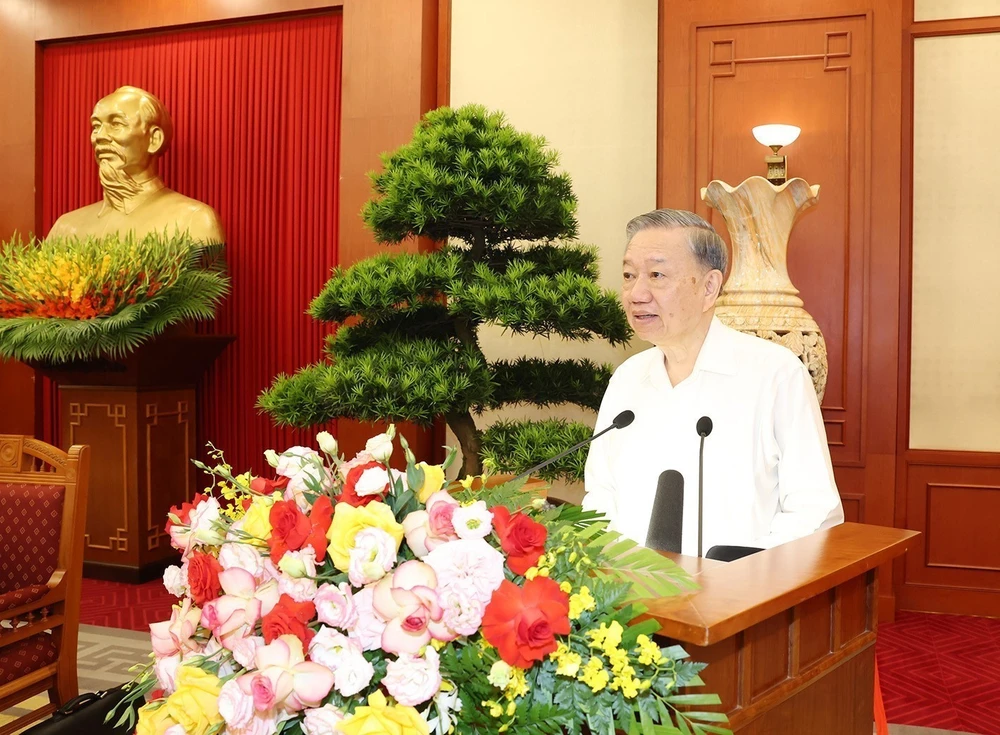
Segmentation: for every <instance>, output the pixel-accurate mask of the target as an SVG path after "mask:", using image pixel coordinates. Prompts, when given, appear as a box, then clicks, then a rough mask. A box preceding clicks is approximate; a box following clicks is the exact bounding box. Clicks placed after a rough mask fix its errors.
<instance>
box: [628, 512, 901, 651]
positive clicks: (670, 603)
mask: <svg viewBox="0 0 1000 735" xmlns="http://www.w3.org/2000/svg"><path fill="white" fill-rule="evenodd" d="M917 535H918V532H916V531H910V530H907V529H899V528H889V527H886V526H870V525H865V524H860V523H843V524H840V525H838V526H834V527H833V528H829V529H826V530H823V531H818V532H817V533H814V534H811V535H809V536H806V537H805V538H801V539H797V540H795V541H790V542H788V543H786V544H782V545H781V546H776V547H774V548H771V549H766V550H764V551H762V552H760V553H758V554H754V555H753V556H748V557H745V558H743V559H739V560H737V561H734V562H729V563H724V562H712V561H711V560H707V559H695V558H692V557H684V556H681V555H679V554H666V556H668V557H670V558H672V559H673V560H674V561H675V562H676V563H678V565H679V566H681V567H683V568H684V569H686V570H687V571H688V572H689V573H690V574H691V575H692V577H693V578H694V580H695V582H696V583H697V584H698V585H699V589H698V590H696V591H694V592H691V593H688V594H686V595H683V596H679V597H670V598H661V599H654V600H644V601H643V602H642V604H643V605H644V606H645V607H646V608H647V610H646V612H645V613H644V614H643V615H642V616H641V618H640V619H646V618H652V619H654V620H656V621H657V622H658V623H659V624H660V631H659V635H662V636H665V637H667V638H672V639H674V640H677V641H683V642H686V643H691V644H694V645H698V646H709V645H712V644H715V643H718V642H719V641H722V640H724V639H726V638H729V637H731V636H733V635H736V634H737V633H739V632H741V631H743V630H746V629H748V628H750V627H752V626H754V625H756V624H757V623H760V622H762V621H764V620H766V619H768V618H770V617H771V616H773V615H775V614H777V613H779V612H781V611H782V610H787V609H789V608H792V607H794V606H795V605H798V604H800V603H802V602H804V601H805V600H807V599H809V598H811V597H814V596H816V595H818V594H820V593H822V592H824V591H826V590H830V589H833V588H834V587H836V586H838V585H840V584H843V583H844V582H846V581H848V580H850V579H852V578H854V577H857V576H859V575H861V574H864V573H865V572H867V571H869V570H872V569H876V568H877V567H878V566H879V565H881V564H883V563H884V562H887V561H890V560H892V559H894V558H896V557H898V556H901V555H902V554H904V553H906V551H907V550H908V549H909V548H910V547H911V546H912V545H913V544H914V542H915V538H916V536H917Z"/></svg>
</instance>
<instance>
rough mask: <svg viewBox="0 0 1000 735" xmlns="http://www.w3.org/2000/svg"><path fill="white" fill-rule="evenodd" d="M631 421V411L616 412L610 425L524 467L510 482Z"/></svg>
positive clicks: (632, 419) (530, 473) (623, 426)
mask: <svg viewBox="0 0 1000 735" xmlns="http://www.w3.org/2000/svg"><path fill="white" fill-rule="evenodd" d="M633 421H635V414H634V413H633V412H632V411H628V410H626V411H622V412H621V413H620V414H618V415H617V416H615V418H614V421H612V422H611V426H608V427H606V428H604V429H602V430H601V431H599V432H597V433H596V434H594V435H593V436H590V437H587V438H586V439H584V440H583V441H582V442H577V443H576V444H574V445H573V446H571V447H570V448H569V449H567V450H565V451H563V452H559V454H557V455H556V456H555V457H551V458H549V459H547V460H545V461H544V462H541V463H540V464H536V465H535V466H534V467H531V468H529V469H526V470H525V471H524V472H522V473H521V474H520V475H518V476H517V477H515V478H514V479H513V480H511V482H516V481H518V480H520V479H522V478H524V477H527V476H528V475H533V474H534V473H536V472H538V470H540V469H542V468H544V467H548V466H549V465H550V464H552V463H553V462H555V461H556V460H557V459H562V458H563V457H565V456H566V455H567V454H569V453H570V452H575V451H576V450H577V449H579V448H580V447H582V446H585V445H587V444H590V442H592V441H594V439H596V438H597V437H599V436H604V435H605V434H607V433H608V432H609V431H611V430H612V429H624V428H625V427H626V426H628V425H629V424H631V423H632V422H633Z"/></svg>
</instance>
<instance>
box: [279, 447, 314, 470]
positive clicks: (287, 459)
mask: <svg viewBox="0 0 1000 735" xmlns="http://www.w3.org/2000/svg"><path fill="white" fill-rule="evenodd" d="M322 466H323V460H322V459H321V458H320V456H319V452H317V451H316V450H315V449H310V448H309V447H289V448H288V449H286V450H285V451H283V452H282V453H281V454H280V455H279V456H278V463H277V464H276V465H275V466H274V470H275V472H276V473H277V474H279V475H281V476H282V477H295V476H296V475H297V474H299V473H300V472H302V470H304V469H305V468H306V467H322Z"/></svg>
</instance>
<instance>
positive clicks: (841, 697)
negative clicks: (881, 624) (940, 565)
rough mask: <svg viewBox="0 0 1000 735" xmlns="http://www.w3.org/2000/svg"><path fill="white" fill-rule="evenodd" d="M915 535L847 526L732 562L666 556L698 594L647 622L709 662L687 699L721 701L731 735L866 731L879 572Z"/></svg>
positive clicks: (855, 734)
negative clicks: (707, 696)
mask: <svg viewBox="0 0 1000 735" xmlns="http://www.w3.org/2000/svg"><path fill="white" fill-rule="evenodd" d="M916 535H917V532H916V531H907V530H902V529H897V528H886V527H883V526H867V525H862V524H859V523H845V524H842V525H840V526H836V527H834V528H831V529H829V530H826V531H820V532H818V533H815V534H813V535H811V536H808V537H806V538H803V539H799V540H797V541H792V542H790V543H787V544H784V545H782V546H778V547H776V548H773V549H767V550H766V551H762V552H760V553H757V554H754V555H753V556H748V557H745V558H743V559H739V560H737V561H734V562H729V563H726V562H717V561H711V560H708V559H696V558H693V557H687V556H681V555H678V554H667V555H666V556H669V557H670V558H672V559H674V560H675V561H676V562H677V563H678V564H679V565H681V566H682V567H683V568H685V569H686V570H687V571H688V572H689V573H690V574H691V575H692V576H693V577H694V578H695V581H696V582H697V583H698V585H699V586H700V589H699V590H697V591H696V592H693V593H691V594H688V595H684V596H681V597H672V598H663V599H659V600H653V601H651V602H646V603H644V604H646V605H647V606H648V607H649V610H648V612H647V614H646V615H645V616H644V617H652V618H655V619H656V620H658V621H659V623H660V625H661V626H662V627H661V630H660V635H661V636H663V637H666V638H668V639H670V640H671V641H672V642H676V643H679V644H680V645H682V646H683V647H684V649H685V650H686V651H687V652H688V654H689V655H690V657H691V660H692V661H701V662H704V663H707V664H708V668H707V669H706V670H705V671H704V672H703V673H702V679H703V680H704V681H705V687H704V688H701V687H699V688H697V689H692V690H690V691H691V693H702V692H714V693H717V694H718V695H719V696H720V697H721V699H722V705H721V708H717V709H720V710H721V711H723V712H725V713H726V714H727V715H728V716H729V721H730V725H729V727H731V728H732V730H733V732H734V733H740V734H741V735H785V734H787V735H792V734H793V733H795V734H797V733H809V735H871V733H872V708H873V701H874V692H875V687H874V674H875V633H876V628H877V624H878V609H877V607H878V576H877V575H878V566H879V565H880V564H883V563H885V562H887V561H889V560H891V559H894V558H895V557H897V556H900V555H902V554H903V553H905V552H906V550H907V549H908V548H909V547H910V546H911V545H912V544H913V543H914V537H915V536H916ZM698 709H702V710H704V709H706V708H705V707H698Z"/></svg>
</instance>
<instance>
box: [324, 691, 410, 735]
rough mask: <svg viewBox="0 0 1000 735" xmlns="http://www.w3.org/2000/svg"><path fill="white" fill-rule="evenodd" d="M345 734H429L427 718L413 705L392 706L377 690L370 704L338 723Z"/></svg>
mask: <svg viewBox="0 0 1000 735" xmlns="http://www.w3.org/2000/svg"><path fill="white" fill-rule="evenodd" d="M337 728H338V729H339V730H340V732H342V733H344V735H429V733H430V730H429V729H428V728H427V720H425V719H424V718H423V717H421V716H420V713H418V712H417V711H416V710H415V709H413V707H403V706H402V705H398V704H397V705H395V706H391V705H389V704H388V703H387V702H386V699H385V695H384V694H382V692H380V691H377V692H375V693H374V694H372V695H371V696H370V697H368V705H367V706H365V705H362V706H361V707H358V708H357V709H356V710H354V714H353V715H351V716H350V717H348V718H347V719H345V720H342V721H341V722H338V723H337Z"/></svg>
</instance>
